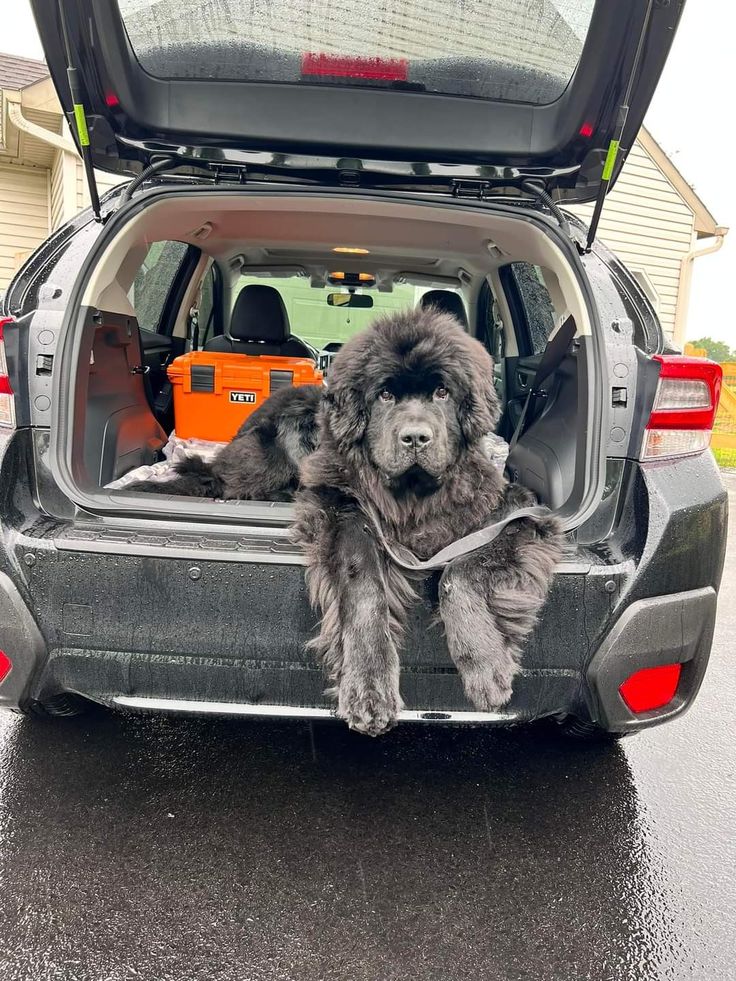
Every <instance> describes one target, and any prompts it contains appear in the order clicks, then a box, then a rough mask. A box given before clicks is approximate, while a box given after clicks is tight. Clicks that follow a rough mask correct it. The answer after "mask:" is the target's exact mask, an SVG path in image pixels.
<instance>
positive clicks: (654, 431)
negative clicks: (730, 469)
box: [642, 354, 723, 460]
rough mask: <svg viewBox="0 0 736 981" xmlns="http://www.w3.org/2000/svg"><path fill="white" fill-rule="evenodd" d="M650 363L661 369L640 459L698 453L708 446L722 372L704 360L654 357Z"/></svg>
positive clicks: (719, 368)
mask: <svg viewBox="0 0 736 981" xmlns="http://www.w3.org/2000/svg"><path fill="white" fill-rule="evenodd" d="M654 360H655V361H659V363H660V365H661V368H660V372H659V382H658V383H657V394H656V395H655V397H654V406H653V408H652V414H651V416H650V417H649V422H648V423H647V428H646V432H645V433H644V445H643V447H642V459H644V460H656V459H664V458H669V457H674V456H687V455H690V454H693V453H702V451H703V450H706V449H707V448H708V446H709V445H710V436H711V432H712V430H713V422H714V420H715V417H716V412H717V411H718V399H719V398H720V394H721V380H722V378H723V369H722V368H721V366H720V365H719V364H716V363H715V362H714V361H708V360H707V359H706V358H688V357H683V356H682V355H660V354H657V355H655V357H654Z"/></svg>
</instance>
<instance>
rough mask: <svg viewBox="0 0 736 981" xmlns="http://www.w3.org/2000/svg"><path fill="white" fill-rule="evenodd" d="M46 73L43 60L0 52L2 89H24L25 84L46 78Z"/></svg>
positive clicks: (31, 83)
mask: <svg viewBox="0 0 736 981" xmlns="http://www.w3.org/2000/svg"><path fill="white" fill-rule="evenodd" d="M48 74H49V70H48V68H47V67H46V62H45V61H36V59H35V58H21V57H20V56H18V55H11V54H3V53H2V52H0V88H2V89H24V88H25V87H26V85H33V83H34V82H38V81H39V80H40V79H42V78H46V77H47V76H48Z"/></svg>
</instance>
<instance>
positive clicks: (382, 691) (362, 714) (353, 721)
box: [337, 678, 402, 736]
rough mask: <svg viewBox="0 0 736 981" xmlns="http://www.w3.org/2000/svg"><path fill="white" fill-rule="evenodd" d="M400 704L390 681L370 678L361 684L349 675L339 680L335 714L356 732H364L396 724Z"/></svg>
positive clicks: (377, 733)
mask: <svg viewBox="0 0 736 981" xmlns="http://www.w3.org/2000/svg"><path fill="white" fill-rule="evenodd" d="M401 708H402V702H401V697H400V696H399V692H398V689H394V688H393V686H392V685H391V683H390V682H383V681H376V680H375V679H372V680H371V681H369V682H367V683H363V684H361V683H356V682H355V681H353V680H350V679H349V678H343V680H342V681H341V682H340V687H339V689H338V697H337V715H338V717H339V718H341V719H344V720H345V721H346V722H347V724H348V725H349V726H350V728H351V729H355V730H356V731H357V732H363V733H365V734H366V735H367V736H380V735H381V734H382V733H384V732H388V731H389V729H393V727H394V726H395V725H396V720H397V718H398V716H399V712H400V711H401Z"/></svg>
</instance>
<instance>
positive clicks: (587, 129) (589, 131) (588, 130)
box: [579, 123, 593, 140]
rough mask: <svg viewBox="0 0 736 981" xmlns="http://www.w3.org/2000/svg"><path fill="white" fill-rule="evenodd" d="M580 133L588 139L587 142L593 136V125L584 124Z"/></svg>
mask: <svg viewBox="0 0 736 981" xmlns="http://www.w3.org/2000/svg"><path fill="white" fill-rule="evenodd" d="M579 132H580V135H581V136H584V137H585V138H586V140H587V139H589V138H590V137H591V136H592V135H593V124H592V123H583V125H582V126H581V127H580V130H579Z"/></svg>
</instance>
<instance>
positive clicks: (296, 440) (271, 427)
mask: <svg viewBox="0 0 736 981" xmlns="http://www.w3.org/2000/svg"><path fill="white" fill-rule="evenodd" d="M321 394H322V390H321V388H320V387H319V386H317V385H303V386H300V387H298V388H284V389H281V390H280V391H277V392H275V393H274V394H273V395H272V396H271V397H270V398H269V399H266V401H265V402H264V403H263V404H262V405H260V406H259V407H258V408H257V409H256V411H255V412H253V413H251V415H250V416H249V417H248V418H247V419H246V421H245V422H244V423H243V425H242V426H241V427H240V429H239V430H238V433H237V435H236V436H235V437H234V438H233V440H232V442H230V443H228V445H227V446H225V447H224V448H223V449H222V451H221V452H220V453H219V454H218V455H217V456H216V457H215V458H214V460H213V461H212V462H211V463H206V462H205V461H204V460H203V459H202V458H201V457H198V456H192V457H190V458H189V459H187V460H184V461H183V462H181V463H179V464H177V465H176V468H175V469H176V474H177V475H176V477H174V478H172V479H171V480H167V481H164V482H158V481H150V480H145V481H140V482H138V483H137V484H130V485H129V486H128V487H127V488H126V490H129V491H138V492H141V491H144V492H147V493H153V494H176V495H182V496H187V497H213V498H220V499H224V500H240V501H290V500H292V499H293V497H294V492H295V491H296V488H297V485H298V482H299V464H300V462H301V461H302V460H303V459H304V457H305V456H306V455H307V454H308V453H311V452H312V450H314V448H315V446H316V444H317V424H316V415H317V407H318V405H319V402H320V398H321Z"/></svg>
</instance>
